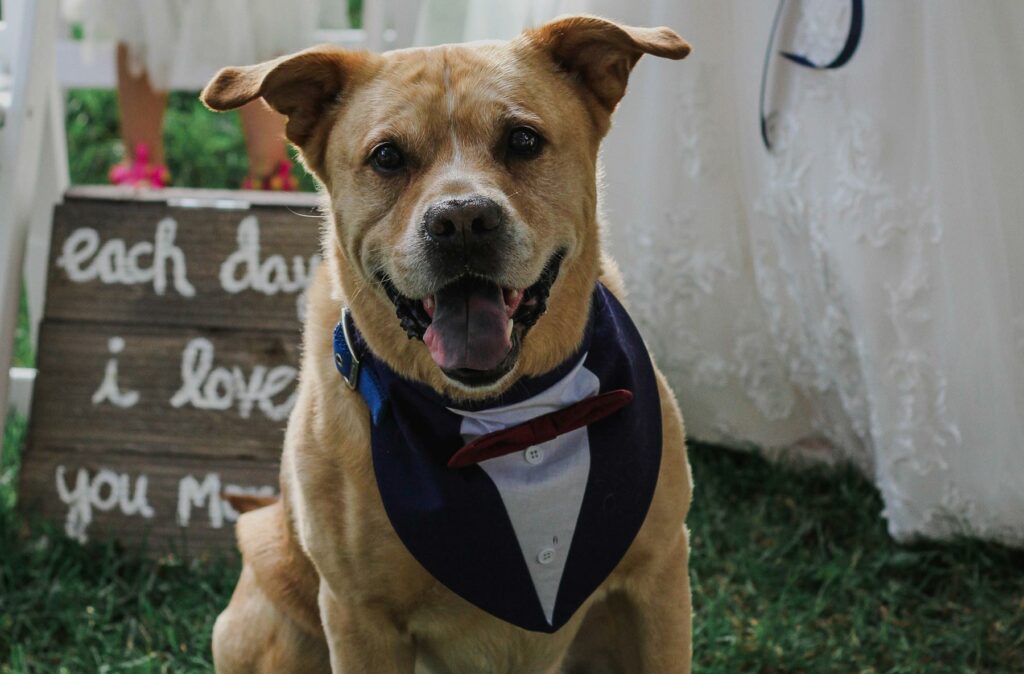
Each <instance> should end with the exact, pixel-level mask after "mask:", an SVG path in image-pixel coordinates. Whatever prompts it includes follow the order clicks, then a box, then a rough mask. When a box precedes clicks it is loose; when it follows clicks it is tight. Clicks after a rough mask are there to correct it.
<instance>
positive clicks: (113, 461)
mask: <svg viewBox="0 0 1024 674" xmlns="http://www.w3.org/2000/svg"><path fill="white" fill-rule="evenodd" d="M277 473H278V466H277V464H276V463H274V462H272V461H246V460H238V459H224V460H221V461H218V462H217V463H216V465H211V464H210V462H209V461H208V460H205V459H202V458H198V457H186V458H182V457H166V456H154V457H146V459H145V461H144V462H143V461H140V458H139V456H137V455H135V454H132V453H125V452H119V451H118V450H117V449H116V448H113V447H104V448H102V449H97V450H95V451H90V452H88V453H81V452H73V451H72V452H69V451H67V448H64V447H60V446H57V445H49V446H36V447H32V448H31V449H30V451H29V452H28V453H27V454H26V462H25V464H24V466H23V467H22V469H21V485H20V490H19V506H20V507H21V509H22V511H23V512H26V513H28V514H29V516H39V517H42V518H45V519H48V520H52V521H54V522H57V523H60V524H63V526H64V530H65V532H66V533H67V534H68V535H69V536H71V537H72V538H75V539H77V540H79V541H82V542H85V541H86V540H100V539H104V538H116V539H117V540H119V541H122V542H124V543H126V544H127V545H130V546H133V547H138V546H143V545H144V546H145V547H146V549H147V551H148V552H149V553H150V554H153V555H159V554H163V553H166V552H176V553H179V554H183V555H186V556H195V555H196V554H201V553H208V552H218V551H224V552H227V551H230V550H232V549H233V548H234V545H235V543H234V526H233V523H234V522H235V520H236V519H237V513H236V512H235V511H234V509H233V508H231V506H230V505H229V504H228V503H227V502H226V501H224V500H223V499H222V498H221V494H222V493H225V492H227V493H257V494H262V495H273V494H276V490H277Z"/></svg>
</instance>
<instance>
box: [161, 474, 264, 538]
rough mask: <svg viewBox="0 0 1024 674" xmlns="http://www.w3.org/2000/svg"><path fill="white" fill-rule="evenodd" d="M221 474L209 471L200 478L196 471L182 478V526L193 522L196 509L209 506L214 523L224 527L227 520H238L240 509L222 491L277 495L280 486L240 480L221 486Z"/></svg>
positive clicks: (207, 512)
mask: <svg viewBox="0 0 1024 674" xmlns="http://www.w3.org/2000/svg"><path fill="white" fill-rule="evenodd" d="M221 487H222V485H221V479H220V475H219V474H217V473H207V474H206V476H205V477H204V478H203V481H202V482H200V481H199V480H198V479H196V477H195V476H194V475H186V476H185V477H183V478H181V480H180V481H179V482H178V514H177V521H178V526H181V527H187V526H189V525H190V524H191V523H192V510H193V509H195V508H205V509H206V514H207V517H208V518H209V522H210V527H211V528H213V529H220V528H221V527H223V526H224V522H225V520H226V521H228V522H235V521H237V520H238V512H237V511H236V510H235V509H234V508H232V507H231V504H230V503H228V502H227V501H226V500H224V499H223V498H221V494H222V493H223V494H251V495H253V496H273V495H274V494H275V493H276V490H275V489H274V488H273V487H271V486H269V485H265V486H262V487H246V486H242V485H237V484H226V485H223V489H222V488H221Z"/></svg>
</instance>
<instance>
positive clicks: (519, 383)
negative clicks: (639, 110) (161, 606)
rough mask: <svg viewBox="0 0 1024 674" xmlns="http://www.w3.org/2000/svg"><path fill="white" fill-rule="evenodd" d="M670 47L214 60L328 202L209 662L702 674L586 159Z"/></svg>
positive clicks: (679, 480) (654, 393)
mask: <svg viewBox="0 0 1024 674" xmlns="http://www.w3.org/2000/svg"><path fill="white" fill-rule="evenodd" d="M689 51H690V46H689V45H688V44H687V42H685V41H684V40H683V39H682V38H680V37H679V36H678V35H677V34H676V33H675V32H673V31H672V30H670V29H668V28H634V27H629V26H624V25H619V24H617V23H614V22H611V21H608V20H604V19H601V18H597V17H591V16H573V17H565V18H561V19H557V20H554V21H552V22H550V23H547V24H545V25H542V26H540V27H538V28H535V29H531V30H528V31H526V32H524V33H523V34H521V35H520V36H518V37H516V38H515V39H512V40H510V41H507V42H493V43H491V42H488V43H472V44H466V45H445V46H440V47H434V48H427V49H405V50H398V51H392V52H388V53H384V54H380V55H377V54H371V53H366V52H356V51H349V50H343V49H338V48H334V47H329V46H321V47H314V48H311V49H308V50H306V51H303V52H299V53H297V54H293V55H290V56H285V57H282V58H278V59H276V60H273V61H269V62H266V63H262V64H259V65H253V66H248V67H230V68H225V69H223V70H221V71H220V72H219V73H217V75H216V76H215V77H214V78H213V79H212V80H211V81H210V83H209V84H208V85H207V86H206V88H205V90H204V91H203V92H202V95H201V98H202V100H203V102H204V103H205V104H206V106H208V107H209V108H211V109H213V110H217V111H224V110H229V109H233V108H237V107H239V106H242V105H244V104H246V103H249V102H250V101H253V100H256V99H259V98H262V99H263V100H264V101H265V102H266V104H268V105H269V106H270V107H271V108H272V109H274V110H276V111H278V112H279V113H281V114H282V115H284V116H285V117H286V118H287V126H286V135H287V137H288V139H289V140H290V141H291V142H292V143H293V144H294V145H295V146H296V147H297V148H298V149H299V151H300V153H301V157H302V160H303V162H304V164H305V166H306V167H307V169H308V170H309V171H310V172H311V173H312V174H313V175H314V176H315V177H316V179H317V181H318V182H319V185H320V188H321V192H322V194H323V195H324V199H325V203H324V212H325V226H324V234H323V241H322V245H323V252H324V256H325V260H326V262H327V264H325V265H323V266H321V268H320V269H319V271H318V273H317V275H316V277H315V279H314V280H313V282H312V284H311V286H310V289H309V295H308V310H307V318H306V321H305V325H304V329H303V353H302V365H301V373H300V381H299V389H298V393H297V400H296V404H295V408H294V410H293V412H292V414H291V417H290V419H289V422H288V428H287V433H286V438H285V444H284V450H283V455H282V460H281V478H280V499H279V500H278V501H276V502H275V503H272V504H269V505H265V504H263V503H260V504H258V505H260V506H262V507H258V508H255V509H252V510H251V511H250V512H247V513H245V514H243V515H242V516H241V518H240V519H239V521H238V524H237V538H238V543H239V547H240V550H241V553H242V559H243V568H242V572H241V577H240V579H239V581H238V585H237V587H236V589H235V591H234V594H233V596H232V598H231V601H230V603H229V605H228V607H227V608H226V609H225V610H224V612H223V613H222V614H221V615H220V616H219V617H218V619H217V621H216V624H215V627H214V633H213V655H214V661H215V665H216V668H217V671H218V672H221V673H222V674H230V673H234V672H327V671H331V672H335V674H338V673H342V672H343V673H345V674H353V673H355V672H360V673H365V674H390V673H394V674H412V673H413V672H488V673H504V672H508V673H512V672H522V673H529V674H537V673H555V672H591V673H592V672H630V673H635V672H645V673H651V674H653V673H669V672H671V673H682V672H689V671H690V661H691V605H690V586H689V579H688V555H689V543H688V533H687V530H686V527H685V524H684V522H685V518H686V514H687V510H688V508H689V504H690V494H691V477H690V470H689V464H688V462H687V458H686V447H685V440H684V432H683V422H682V417H681V415H680V412H679V408H678V406H677V404H676V400H675V397H674V395H673V393H672V391H671V390H670V389H669V387H668V385H667V384H666V382H665V379H664V377H663V376H662V375H661V374H660V372H658V371H657V369H656V368H655V367H654V365H653V363H652V361H651V359H650V356H649V355H648V353H647V351H646V348H645V347H644V345H643V342H642V340H641V339H640V337H639V335H638V333H637V331H636V328H635V327H634V326H633V324H632V322H631V321H630V320H629V317H628V314H627V313H626V311H625V309H624V307H623V305H622V303H621V302H622V301H623V297H624V288H623V282H622V279H621V275H620V272H619V270H618V268H617V267H616V265H615V263H614V261H613V260H612V259H611V258H610V257H609V256H608V255H607V254H605V252H604V251H603V250H602V244H601V223H600V216H599V203H598V202H599V198H598V176H599V169H598V149H599V146H600V143H601V140H602V138H603V137H604V136H605V134H606V133H607V132H608V130H609V127H610V125H611V119H612V112H613V111H614V109H615V107H616V106H617V104H618V103H619V100H620V99H621V98H622V96H623V94H624V93H625V90H626V85H627V80H628V77H629V74H630V72H631V70H632V68H633V66H634V65H635V64H636V62H637V60H638V59H639V58H640V57H641V56H642V55H643V54H651V55H654V56H659V57H665V58H669V59H681V58H683V57H685V56H686V55H687V54H688V53H689Z"/></svg>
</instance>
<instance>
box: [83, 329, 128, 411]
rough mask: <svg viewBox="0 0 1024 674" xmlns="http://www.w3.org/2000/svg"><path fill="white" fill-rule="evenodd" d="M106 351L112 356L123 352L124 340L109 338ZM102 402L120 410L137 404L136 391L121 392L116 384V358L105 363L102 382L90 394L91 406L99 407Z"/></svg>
mask: <svg viewBox="0 0 1024 674" xmlns="http://www.w3.org/2000/svg"><path fill="white" fill-rule="evenodd" d="M107 349H108V350H109V351H110V353H111V354H112V355H114V356H116V355H117V354H119V353H121V352H122V351H124V339H122V338H120V337H111V338H110V339H109V340H108V341H107ZM104 401H109V402H110V403H111V404H112V405H115V406H117V407H122V408H128V407H133V406H134V405H135V403H137V402H139V392H138V391H128V390H125V391H122V390H121V388H120V386H119V385H118V383H117V358H111V359H109V360H108V361H107V368H106V370H105V371H104V374H103V381H102V382H100V386H99V388H98V389H96V392H95V393H93V394H92V404H93V405H99V404H100V403H102V402H104Z"/></svg>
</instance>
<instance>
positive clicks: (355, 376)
mask: <svg viewBox="0 0 1024 674" xmlns="http://www.w3.org/2000/svg"><path fill="white" fill-rule="evenodd" d="M348 322H349V310H348V307H342V309H341V334H342V336H343V337H344V339H345V347H346V350H347V351H348V355H349V358H351V360H352V365H351V367H350V368H348V374H346V373H345V362H344V359H343V358H342V356H341V354H340V353H338V352H337V351H335V352H334V363H335V365H337V366H338V370H339V371H340V372H341V378H342V379H344V380H345V384H346V385H347V386H348V387H349V388H350V389H352V390H353V391H355V390H356V389H358V388H359V365H360V363H359V357H358V356H356V350H355V347H354V345H353V342H352V336H351V335H350V334H349V331H348Z"/></svg>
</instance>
